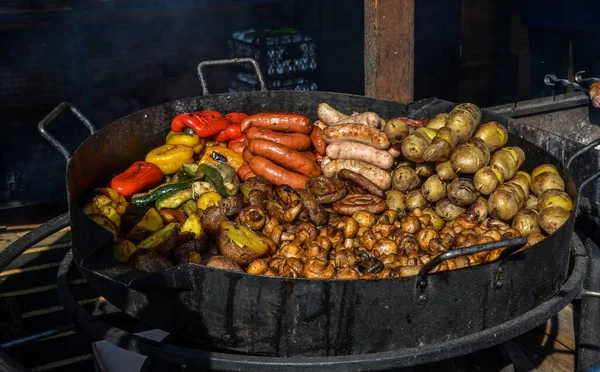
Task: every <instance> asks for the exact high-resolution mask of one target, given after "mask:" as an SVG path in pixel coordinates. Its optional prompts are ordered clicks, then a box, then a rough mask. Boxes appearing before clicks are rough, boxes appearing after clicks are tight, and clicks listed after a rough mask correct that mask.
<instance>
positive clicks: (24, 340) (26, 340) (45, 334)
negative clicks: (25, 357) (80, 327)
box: [0, 324, 74, 349]
mask: <svg viewBox="0 0 600 372" xmlns="http://www.w3.org/2000/svg"><path fill="white" fill-rule="evenodd" d="M73 328H74V327H73V325H72V324H69V325H65V326H62V327H58V328H54V329H49V330H47V331H43V332H39V333H34V334H32V335H29V336H25V337H21V338H17V339H16V340H12V341H7V342H4V343H2V344H0V348H2V349H8V348H11V347H15V346H19V345H23V344H28V343H30V342H33V341H38V340H42V339H44V338H47V337H50V336H54V335H58V334H61V333H65V332H69V331H72V330H73Z"/></svg>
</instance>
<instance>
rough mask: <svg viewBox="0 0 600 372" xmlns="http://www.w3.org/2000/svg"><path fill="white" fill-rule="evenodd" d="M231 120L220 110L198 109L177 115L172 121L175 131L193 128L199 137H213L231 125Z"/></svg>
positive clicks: (172, 127) (172, 128)
mask: <svg viewBox="0 0 600 372" xmlns="http://www.w3.org/2000/svg"><path fill="white" fill-rule="evenodd" d="M229 124H230V122H229V120H227V119H226V118H225V117H224V116H223V115H221V113H220V112H218V111H196V112H190V113H187V114H179V115H177V116H175V118H174V119H173V121H172V122H171V130H172V131H173V132H181V131H182V130H183V128H185V127H188V128H192V129H193V130H194V132H196V134H197V135H198V137H201V138H205V137H211V136H214V135H215V134H218V133H220V132H221V131H223V130H224V129H225V128H227V127H228V126H229Z"/></svg>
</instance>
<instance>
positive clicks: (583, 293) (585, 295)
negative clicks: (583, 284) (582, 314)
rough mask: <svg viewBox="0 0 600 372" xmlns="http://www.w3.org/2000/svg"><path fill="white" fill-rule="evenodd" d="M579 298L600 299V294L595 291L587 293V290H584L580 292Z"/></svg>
mask: <svg viewBox="0 0 600 372" xmlns="http://www.w3.org/2000/svg"><path fill="white" fill-rule="evenodd" d="M581 296H582V297H595V298H600V292H596V291H588V290H587V289H584V290H582V291H581Z"/></svg>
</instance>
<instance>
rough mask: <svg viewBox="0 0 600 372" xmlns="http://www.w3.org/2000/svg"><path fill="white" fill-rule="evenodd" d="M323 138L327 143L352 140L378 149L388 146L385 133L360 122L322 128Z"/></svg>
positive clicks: (388, 142)
mask: <svg viewBox="0 0 600 372" xmlns="http://www.w3.org/2000/svg"><path fill="white" fill-rule="evenodd" d="M323 139H324V140H325V142H327V143H333V142H342V141H352V142H359V143H364V144H365V145H370V146H373V147H375V148H378V149H380V150H385V149H387V148H388V147H390V141H388V139H387V137H386V136H385V133H383V132H381V131H379V130H377V129H376V128H371V127H367V126H364V125H360V124H342V125H332V126H329V127H327V128H325V129H323Z"/></svg>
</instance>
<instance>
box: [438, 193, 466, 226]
mask: <svg viewBox="0 0 600 372" xmlns="http://www.w3.org/2000/svg"><path fill="white" fill-rule="evenodd" d="M466 210H467V209H466V208H463V207H459V206H458V205H454V204H452V202H450V200H448V198H443V199H442V200H440V201H438V202H437V203H436V204H435V213H437V215H438V216H440V217H441V218H442V219H443V220H444V221H446V222H448V221H454V220H455V219H456V217H458V216H460V215H461V214H462V213H465V211H466Z"/></svg>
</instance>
